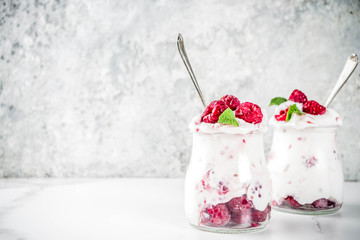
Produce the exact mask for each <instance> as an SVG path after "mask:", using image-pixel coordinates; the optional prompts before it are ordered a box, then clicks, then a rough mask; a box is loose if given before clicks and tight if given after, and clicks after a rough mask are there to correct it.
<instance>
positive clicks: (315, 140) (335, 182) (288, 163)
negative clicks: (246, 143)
mask: <svg viewBox="0 0 360 240" xmlns="http://www.w3.org/2000/svg"><path fill="white" fill-rule="evenodd" d="M336 132H337V127H312V128H306V129H301V130H300V129H295V128H293V127H288V128H280V127H275V128H274V136H273V142H272V147H271V151H270V154H269V158H268V166H269V171H270V175H271V181H272V200H273V201H272V205H273V207H274V208H275V209H276V210H279V211H283V212H289V213H297V214H306V215H321V214H330V213H335V212H337V211H338V210H339V209H340V208H341V205H342V202H343V181H344V180H343V171H342V164H341V160H340V159H339V158H338V155H337V149H336Z"/></svg>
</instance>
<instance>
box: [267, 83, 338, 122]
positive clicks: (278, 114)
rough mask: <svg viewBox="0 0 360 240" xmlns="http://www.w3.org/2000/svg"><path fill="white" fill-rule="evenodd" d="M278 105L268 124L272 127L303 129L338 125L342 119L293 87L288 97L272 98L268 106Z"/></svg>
mask: <svg viewBox="0 0 360 240" xmlns="http://www.w3.org/2000/svg"><path fill="white" fill-rule="evenodd" d="M272 105H278V107H277V108H276V109H275V112H274V116H273V117H271V118H270V125H271V126H274V127H281V128H288V127H293V128H296V129H305V128H311V127H339V126H341V125H342V120H341V118H340V116H339V114H338V113H337V112H335V111H334V110H332V109H329V108H328V109H327V108H325V107H324V106H322V105H320V104H319V103H318V102H316V101H314V100H308V99H307V97H306V95H305V94H304V93H303V92H301V91H300V90H297V89H295V90H294V91H293V92H292V93H291V95H290V97H289V98H288V99H286V98H282V97H276V98H273V99H272V100H271V102H270V106H272Z"/></svg>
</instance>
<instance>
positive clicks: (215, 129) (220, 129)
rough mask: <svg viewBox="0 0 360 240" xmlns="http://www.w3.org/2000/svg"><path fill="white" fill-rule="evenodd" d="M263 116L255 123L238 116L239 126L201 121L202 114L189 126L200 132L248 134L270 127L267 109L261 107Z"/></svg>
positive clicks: (192, 129)
mask: <svg viewBox="0 0 360 240" xmlns="http://www.w3.org/2000/svg"><path fill="white" fill-rule="evenodd" d="M261 112H262V114H263V118H262V121H261V123H258V124H253V123H248V122H245V121H244V120H242V119H240V118H236V121H237V122H238V123H239V127H236V126H234V125H229V124H222V123H205V122H201V121H200V120H201V114H200V115H197V116H196V117H194V118H193V119H192V120H191V122H190V124H189V128H190V130H191V131H192V132H198V133H226V134H248V133H254V132H262V133H263V132H265V131H266V130H267V127H268V117H267V113H266V111H265V110H263V109H261Z"/></svg>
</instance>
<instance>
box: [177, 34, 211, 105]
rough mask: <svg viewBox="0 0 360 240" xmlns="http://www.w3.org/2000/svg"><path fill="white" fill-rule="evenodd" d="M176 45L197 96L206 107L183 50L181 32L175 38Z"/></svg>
mask: <svg viewBox="0 0 360 240" xmlns="http://www.w3.org/2000/svg"><path fill="white" fill-rule="evenodd" d="M177 46H178V50H179V53H180V56H181V58H182V60H183V62H184V64H185V67H186V69H187V71H188V72H189V75H190V78H191V80H192V82H193V84H194V86H195V88H196V91H197V93H198V94H199V97H200V99H201V102H202V104H203V105H204V107H205V108H206V103H205V100H204V96H203V94H202V92H201V89H200V86H199V83H198V81H197V80H196V77H195V74H194V72H193V70H192V68H191V65H190V61H189V58H188V57H187V54H186V51H185V45H184V38H183V37H182V36H181V34H180V33H179V36H178V39H177Z"/></svg>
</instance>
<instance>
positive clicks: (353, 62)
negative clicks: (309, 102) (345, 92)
mask: <svg viewBox="0 0 360 240" xmlns="http://www.w3.org/2000/svg"><path fill="white" fill-rule="evenodd" d="M358 63H359V58H358V56H357V55H356V54H354V53H353V54H352V55H351V56H350V57H348V59H347V61H346V63H345V66H344V69H343V70H342V72H341V74H340V77H339V79H338V81H337V82H336V84H335V87H334V89H333V90H332V92H331V94H330V96H329V98H328V99H327V101H326V103H325V107H328V106H329V105H330V103H331V102H332V100H333V99H334V98H335V96H336V94H337V93H338V92H339V91H340V89H341V88H342V86H344V84H345V83H346V81H347V80H348V79H349V77H350V76H351V74H352V73H353V72H354V70H355V68H356V66H357V65H358Z"/></svg>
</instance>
